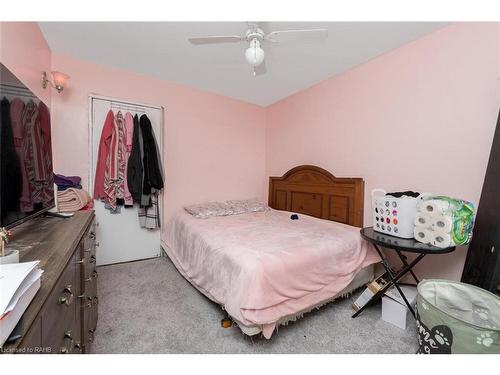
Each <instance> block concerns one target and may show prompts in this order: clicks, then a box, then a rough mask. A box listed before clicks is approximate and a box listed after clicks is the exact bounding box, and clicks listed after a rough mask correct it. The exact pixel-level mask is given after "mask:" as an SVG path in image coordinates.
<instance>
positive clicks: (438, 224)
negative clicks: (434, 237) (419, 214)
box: [431, 215, 453, 233]
mask: <svg viewBox="0 0 500 375" xmlns="http://www.w3.org/2000/svg"><path fill="white" fill-rule="evenodd" d="M431 224H432V229H434V230H435V231H436V232H439V233H450V232H451V228H452V226H453V219H452V218H451V217H450V216H448V215H436V216H434V217H432V219H431Z"/></svg>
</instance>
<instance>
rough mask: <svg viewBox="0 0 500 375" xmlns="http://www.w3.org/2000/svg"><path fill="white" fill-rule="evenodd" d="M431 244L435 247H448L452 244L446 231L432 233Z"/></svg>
mask: <svg viewBox="0 0 500 375" xmlns="http://www.w3.org/2000/svg"><path fill="white" fill-rule="evenodd" d="M433 237H434V238H433V239H432V245H434V246H436V247H441V248H445V247H450V246H454V243H453V240H452V238H451V236H450V235H449V234H448V233H439V232H438V233H433Z"/></svg>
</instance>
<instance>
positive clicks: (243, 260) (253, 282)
mask: <svg viewBox="0 0 500 375" xmlns="http://www.w3.org/2000/svg"><path fill="white" fill-rule="evenodd" d="M290 214H291V213H289V212H285V211H277V210H272V209H270V210H268V211H265V212H255V213H245V214H240V215H230V216H223V217H212V218H209V219H196V218H194V217H192V216H191V215H189V214H188V213H186V212H180V213H178V214H177V215H175V216H174V218H173V219H172V220H171V221H170V222H169V224H168V225H167V227H166V228H165V231H164V233H163V236H162V246H163V247H164V249H165V251H166V253H167V254H168V256H169V257H170V259H171V260H172V262H173V263H174V265H175V266H176V267H177V269H178V270H179V272H180V273H181V274H182V275H183V276H184V277H185V278H186V279H187V280H188V281H189V282H190V283H191V284H193V285H194V286H195V287H196V288H197V289H198V290H199V291H200V292H202V293H203V294H205V295H206V296H207V297H208V298H210V299H211V300H213V301H215V302H217V303H219V304H221V305H222V306H223V308H224V309H225V310H226V311H227V313H228V314H229V315H230V316H231V317H232V318H233V319H234V320H235V321H236V322H238V324H239V325H240V326H241V327H242V330H243V332H245V329H244V328H245V327H253V328H255V327H257V329H258V330H261V331H262V333H263V335H264V337H266V338H270V337H271V336H272V334H273V332H274V330H275V328H276V326H277V325H279V324H280V323H282V322H284V321H286V319H287V318H290V317H295V316H297V315H298V314H301V313H303V312H305V311H309V310H311V309H313V308H314V307H315V306H318V305H321V304H324V303H325V302H327V301H329V300H331V299H333V298H335V297H336V296H338V295H339V294H340V293H341V292H342V291H343V290H344V289H345V288H346V287H348V286H349V284H351V282H352V281H353V280H354V279H355V277H356V275H357V274H358V273H359V272H360V271H361V270H363V269H365V268H366V267H368V266H369V265H371V264H373V263H376V262H378V261H379V257H378V254H377V253H376V251H375V249H374V248H373V246H372V245H371V244H369V243H368V242H367V241H365V240H363V239H362V238H361V236H360V235H359V228H356V227H352V226H349V225H344V224H340V223H335V222H332V221H327V220H322V219H317V218H313V217H310V216H307V215H300V214H299V215H298V216H299V219H298V220H290ZM247 332H249V331H248V330H247Z"/></svg>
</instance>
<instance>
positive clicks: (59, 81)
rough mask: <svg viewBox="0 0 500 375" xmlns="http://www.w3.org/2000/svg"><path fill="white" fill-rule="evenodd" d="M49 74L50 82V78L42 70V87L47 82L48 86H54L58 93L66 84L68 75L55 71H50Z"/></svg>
mask: <svg viewBox="0 0 500 375" xmlns="http://www.w3.org/2000/svg"><path fill="white" fill-rule="evenodd" d="M50 74H51V75H52V82H51V81H50V79H48V78H47V73H46V72H42V79H41V82H42V87H43V88H46V87H47V83H49V84H50V86H52V87H53V88H55V89H56V90H57V92H59V93H60V92H61V91H62V90H64V86H65V85H66V82H67V81H68V80H69V76H68V75H66V74H64V73H61V72H55V71H54V72H51V73H50Z"/></svg>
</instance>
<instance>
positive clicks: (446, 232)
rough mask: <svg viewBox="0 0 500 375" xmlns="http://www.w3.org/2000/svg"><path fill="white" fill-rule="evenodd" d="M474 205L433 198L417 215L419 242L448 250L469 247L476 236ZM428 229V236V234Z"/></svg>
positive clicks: (456, 200) (417, 238)
mask: <svg viewBox="0 0 500 375" xmlns="http://www.w3.org/2000/svg"><path fill="white" fill-rule="evenodd" d="M473 223H474V206H473V204H472V203H470V202H467V201H464V200H461V199H454V198H450V197H446V196H433V197H429V198H428V199H426V200H425V201H423V202H422V203H421V204H420V205H419V212H418V214H417V215H416V216H415V231H414V233H415V239H416V240H417V241H420V242H423V243H430V244H432V245H434V246H437V247H441V248H445V247H450V246H456V245H465V244H467V243H469V242H470V240H471V237H472V226H473ZM424 230H427V231H428V232H425V234H426V235H424V234H423V233H424Z"/></svg>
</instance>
